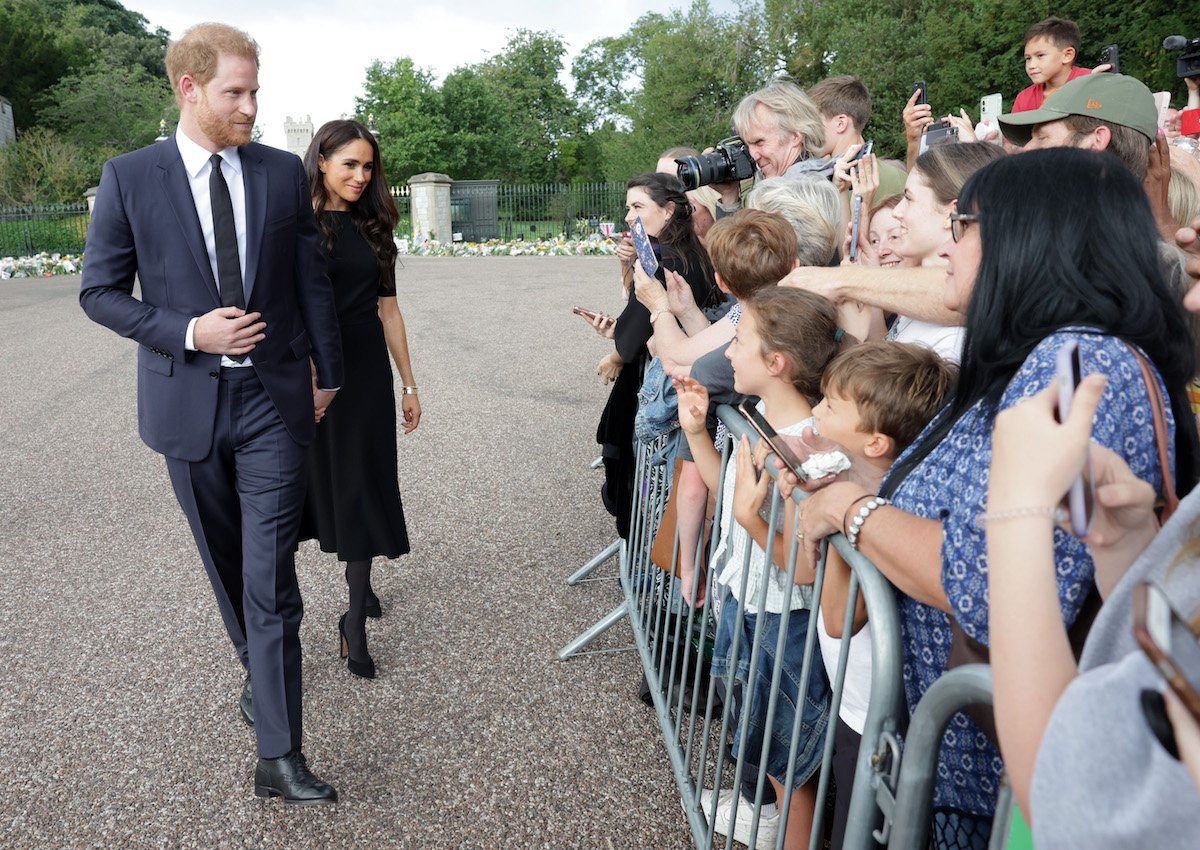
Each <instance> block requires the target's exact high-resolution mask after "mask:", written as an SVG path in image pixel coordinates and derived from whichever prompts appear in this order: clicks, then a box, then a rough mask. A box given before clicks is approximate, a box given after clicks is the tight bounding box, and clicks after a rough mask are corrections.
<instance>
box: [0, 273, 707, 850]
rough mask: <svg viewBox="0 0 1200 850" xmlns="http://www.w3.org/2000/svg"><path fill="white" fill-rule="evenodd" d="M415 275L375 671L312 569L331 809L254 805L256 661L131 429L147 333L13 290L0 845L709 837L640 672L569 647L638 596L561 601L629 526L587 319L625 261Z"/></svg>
mask: <svg viewBox="0 0 1200 850" xmlns="http://www.w3.org/2000/svg"><path fill="white" fill-rule="evenodd" d="M403 262H404V268H403V269H402V270H401V271H400V272H399V285H400V289H401V307H402V309H403V310H404V313H405V318H406V321H407V323H408V330H409V342H410V346H411V349H412V353H413V361H414V368H415V370H416V374H417V377H418V383H419V384H420V387H421V401H422V404H423V406H424V415H423V418H422V422H421V427H420V428H419V429H418V430H417V432H416V433H415V434H413V435H410V436H407V437H406V436H403V435H401V436H400V438H399V443H400V480H401V489H402V492H403V496H404V503H405V509H406V514H407V516H408V518H409V528H410V533H411V535H412V539H413V551H412V553H411V554H410V555H408V556H405V557H404V558H401V559H399V560H397V561H392V562H386V561H385V562H380V561H377V562H376V570H375V576H376V578H375V587H376V590H377V592H378V593H379V596H380V597H381V599H382V601H383V606H384V618H383V619H382V620H377V621H374V620H373V621H368V622H369V627H368V628H369V636H370V641H371V649H372V654H373V655H374V658H375V661H376V664H377V665H378V667H379V669H380V677H379V678H378V679H376V680H375V681H373V682H368V681H364V680H361V679H357V678H355V677H353V676H351V675H350V674H349V673H348V672H347V671H346V669H345V665H344V662H341V661H340V660H339V659H338V657H337V634H336V629H337V625H336V624H337V618H338V615H339V614H340V613H341V612H342V611H343V610H344V609H345V584H344V581H343V577H342V569H341V566H340V565H339V564H338V563H337V562H336V561H335V560H334V558H333V556H330V555H325V554H323V553H321V552H320V551H319V549H317V547H316V546H315V544H312V543H308V544H305V545H304V546H302V547H301V551H300V553H299V555H298V558H297V569H298V573H299V578H300V585H301V589H302V591H303V593H304V598H305V602H306V616H305V619H304V623H303V626H302V630H301V639H302V641H303V646H304V653H305V655H304V688H305V692H304V695H305V703H304V706H305V726H306V736H305V740H306V744H305V751H306V753H307V755H308V757H309V761H310V764H311V765H312V766H313V768H314V770H315V772H316V773H317V774H318V775H319V776H321V777H323V778H325V779H327V780H329V781H330V782H332V783H333V784H334V785H335V786H336V787H337V788H338V791H339V793H340V795H341V798H342V801H341V802H340V803H339V804H338V805H337V806H336V807H325V808H319V809H304V808H300V807H288V808H285V807H284V806H283V805H281V804H280V803H279V802H278V801H274V802H269V803H268V802H264V801H260V800H257V799H255V798H254V797H253V795H252V783H251V773H252V771H253V766H254V754H253V738H252V734H251V733H250V732H249V731H248V730H247V729H246V728H245V727H244V726H243V725H242V723H241V720H240V719H239V717H238V713H237V697H238V694H239V691H240V686H241V681H242V671H241V667H240V665H239V664H238V663H237V661H236V659H235V657H234V655H233V652H232V648H231V647H230V644H229V641H228V639H227V637H226V636H225V633H224V630H223V628H222V626H221V623H220V618H219V616H218V613H217V609H216V605H215V603H214V602H213V599H212V591H211V589H210V587H209V585H208V582H207V580H206V578H205V576H204V573H203V569H202V567H201V565H200V562H199V558H198V556H197V555H196V551H195V547H194V544H193V542H192V539H191V536H190V533H189V531H188V529H187V525H186V523H185V521H184V518H183V515H182V513H181V511H180V510H179V508H178V506H177V505H176V503H175V499H174V496H173V494H172V492H171V487H170V483H169V482H168V480H167V474H166V469H165V466H164V464H163V462H162V460H161V459H160V458H159V456H158V455H156V454H155V453H153V452H152V451H151V450H150V449H148V448H146V447H145V446H144V445H143V444H142V443H141V441H140V440H139V438H138V436H137V421H136V411H135V346H134V344H133V343H132V342H130V341H128V340H123V339H120V338H119V337H117V336H116V335H114V334H112V333H111V332H109V331H108V330H106V329H104V328H101V327H99V326H97V325H94V324H92V323H91V322H89V321H88V320H87V318H86V317H85V316H84V315H83V312H82V311H81V310H80V309H79V307H78V302H77V298H76V294H77V290H78V285H79V279H78V278H77V277H74V278H72V277H67V278H54V279H41V280H7V281H3V282H0V339H3V340H4V342H3V346H2V348H0V363H2V367H3V368H2V374H3V382H4V387H5V392H4V396H5V405H4V409H3V414H2V419H0V427H2V428H3V439H2V440H0V471H2V473H3V474H2V475H0V580H2V585H0V657H2V658H3V662H2V663H0V847H5V848H9V847H12V848H26V847H29V848H59V847H62V848H76V847H79V848H83V847H96V848H109V847H122V848H125V847H128V848H141V847H147V848H149V847H154V848H192V847H195V848H250V847H305V848H313V847H321V848H351V847H422V848H424V847H471V848H475V847H478V848H493V847H503V848H507V847H521V848H524V847H530V848H532V847H544V848H572V847H578V848H609V847H618V846H620V847H655V848H660V847H661V848H683V847H687V846H689V845H690V841H689V835H688V832H687V829H686V827H685V825H684V821H683V817H682V814H681V812H680V808H679V802H678V795H677V793H676V791H675V786H674V782H673V780H672V777H671V772H670V768H669V765H668V762H667V760H666V755H665V750H664V748H663V746H662V742H661V740H660V738H659V733H658V727H657V724H656V722H655V720H654V716H653V712H652V711H651V710H650V709H648V708H646V707H645V706H644V705H642V704H641V702H639V700H638V699H637V684H638V677H639V672H640V670H639V665H638V662H637V659H636V656H635V655H634V654H632V653H621V654H607V655H599V656H593V657H588V658H580V659H574V660H571V661H568V662H560V661H558V660H557V657H556V651H557V649H558V648H559V647H560V646H562V645H563V644H564V643H566V642H567V641H568V640H570V639H571V638H572V637H574V636H575V634H577V633H578V632H580V631H582V630H583V629H584V628H586V627H587V626H588V625H589V624H590V623H591V622H593V621H594V620H596V619H598V618H599V617H600V616H601V615H602V614H604V613H605V612H607V611H608V610H609V609H610V608H611V607H612V606H613V605H615V604H616V603H617V602H618V601H619V600H618V595H617V589H616V584H615V581H613V580H606V581H602V582H597V583H592V584H585V585H582V586H578V587H574V588H569V587H567V586H566V583H565V578H566V577H567V576H568V575H569V574H570V573H571V572H573V571H574V570H575V569H576V568H577V567H578V566H579V565H580V564H582V563H583V562H584V561H586V560H587V559H588V557H590V556H591V555H592V554H593V553H595V552H597V551H599V550H600V549H601V548H602V547H603V546H604V545H605V544H606V543H608V542H609V541H610V540H611V539H612V536H613V524H612V521H611V518H610V517H609V516H608V515H607V514H606V513H605V512H604V510H603V508H602V507H601V505H600V501H599V495H598V488H599V485H600V481H601V477H600V473H599V472H596V471H592V470H589V469H588V464H589V462H590V461H591V460H592V458H594V457H595V456H596V454H597V451H598V448H597V446H596V444H595V441H594V434H595V425H596V422H597V419H598V417H599V415H600V410H601V408H602V407H603V404H604V400H605V397H606V393H607V390H606V389H605V388H604V387H602V386H600V385H599V383H598V380H597V378H596V377H595V374H594V373H595V364H596V362H597V361H598V360H599V359H600V357H601V356H602V355H603V354H604V353H605V352H606V351H607V350H609V348H608V346H609V345H610V344H609V343H606V342H604V341H602V340H600V339H598V338H597V337H595V336H594V334H593V333H592V331H591V330H590V328H588V327H587V326H586V325H585V323H584V322H583V321H582V320H581V319H579V318H578V317H576V316H573V315H572V314H571V307H572V306H574V305H576V304H580V305H583V306H587V307H590V308H594V309H604V310H608V311H610V312H615V311H617V310H619V309H620V302H619V300H618V298H619V283H618V278H617V275H616V269H615V261H613V260H612V259H607V258H537V259H535V258H530V259H524V258H503V259H431V258H406V259H404V261H403ZM335 403H336V402H335ZM601 573H602V574H607V575H609V576H611V575H614V574H615V566H614V565H612V564H609V565H606V566H605V567H604V568H602V570H601ZM629 640H630V635H629V632H628V626H625V625H622V626H620V627H618V628H616V629H614V630H613V631H611V632H609V633H608V634H607V635H605V636H604V637H603V638H602V639H601V640H600V641H599V643H598V646H600V647H609V648H611V647H618V646H621V645H624V644H627V643H629Z"/></svg>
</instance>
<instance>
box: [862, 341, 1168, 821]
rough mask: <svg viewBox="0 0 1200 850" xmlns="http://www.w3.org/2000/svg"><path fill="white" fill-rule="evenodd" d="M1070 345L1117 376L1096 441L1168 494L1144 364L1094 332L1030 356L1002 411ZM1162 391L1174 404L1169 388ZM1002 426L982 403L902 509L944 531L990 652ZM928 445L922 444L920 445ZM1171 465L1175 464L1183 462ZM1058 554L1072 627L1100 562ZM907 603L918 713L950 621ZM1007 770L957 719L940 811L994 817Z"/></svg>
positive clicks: (1065, 549) (950, 591)
mask: <svg viewBox="0 0 1200 850" xmlns="http://www.w3.org/2000/svg"><path fill="white" fill-rule="evenodd" d="M1070 339H1075V340H1077V341H1078V343H1079V353H1080V357H1081V359H1082V363H1083V373H1084V374H1085V375H1087V374H1091V373H1093V372H1103V373H1104V374H1106V375H1107V376H1108V386H1107V388H1106V389H1105V391H1104V396H1103V398H1102V399H1101V402H1100V407H1099V409H1098V410H1097V412H1096V420H1095V423H1094V426H1093V430H1092V439H1093V440H1095V441H1096V442H1098V443H1100V444H1101V445H1104V446H1107V447H1108V448H1110V449H1112V450H1113V451H1115V452H1117V453H1118V454H1120V455H1121V456H1122V457H1123V458H1124V459H1125V462H1126V463H1128V464H1129V467H1130V469H1132V470H1133V472H1134V473H1135V474H1136V475H1137V476H1138V477H1140V478H1142V479H1144V480H1146V481H1149V482H1150V483H1151V484H1153V485H1154V487H1155V489H1160V488H1161V472H1160V469H1159V463H1158V451H1157V447H1156V444H1155V439H1154V424H1153V423H1154V416H1153V413H1152V412H1151V408H1150V400H1149V397H1148V396H1147V394H1146V388H1145V384H1144V381H1143V379H1142V372H1141V368H1140V366H1139V365H1138V361H1137V359H1136V358H1135V357H1134V356H1133V353H1132V352H1131V351H1130V350H1129V348H1128V347H1127V346H1126V344H1125V343H1124V342H1122V341H1121V340H1119V339H1116V338H1114V337H1109V336H1102V335H1100V334H1098V333H1094V332H1093V333H1089V332H1087V330H1086V329H1079V330H1068V331H1059V332H1058V333H1055V334H1053V335H1052V336H1050V337H1047V338H1046V339H1044V340H1042V341H1041V343H1039V344H1038V346H1037V347H1036V348H1035V349H1034V350H1033V351H1032V352H1031V353H1030V355H1029V357H1028V358H1027V359H1026V360H1025V363H1024V364H1023V365H1022V366H1021V368H1020V369H1019V370H1018V371H1017V373H1016V375H1015V376H1014V377H1013V379H1012V381H1011V382H1010V383H1009V385H1008V387H1007V388H1006V389H1005V391H1004V395H1003V396H1002V397H1001V400H1000V409H1002V410H1003V409H1005V408H1008V407H1011V406H1012V405H1013V404H1015V403H1016V402H1017V401H1019V400H1021V399H1022V398H1025V397H1027V396H1030V395H1033V394H1034V393H1037V392H1040V391H1041V390H1043V389H1045V388H1046V387H1047V386H1049V385H1050V384H1051V383H1052V382H1053V381H1054V373H1055V356H1056V354H1057V353H1058V350H1059V348H1060V347H1061V346H1062V345H1063V343H1065V342H1066V341H1067V340H1070ZM1159 386H1160V389H1161V390H1162V392H1163V393H1164V399H1165V398H1166V395H1165V392H1166V391H1165V388H1163V386H1162V380H1161V378H1160V379H1159ZM994 420H995V413H994V412H992V411H988V410H985V409H984V402H982V401H981V402H979V403H977V404H976V405H975V406H974V407H972V408H971V409H970V410H968V411H967V413H966V414H965V415H964V416H963V417H962V418H961V419H960V420H959V421H958V422H957V423H955V425H954V427H953V428H952V429H951V430H950V432H949V433H948V434H947V435H946V437H945V439H944V440H943V441H942V442H941V443H940V444H939V445H938V446H937V447H936V448H934V449H933V451H931V452H930V453H929V454H928V455H927V456H926V457H925V459H924V460H923V461H921V463H920V464H919V465H918V466H917V467H916V468H915V469H913V470H912V472H910V473H909V475H908V476H907V477H906V478H905V479H904V481H903V482H902V483H901V484H900V485H899V487H898V488H897V490H896V493H895V495H894V497H893V499H892V502H893V504H895V505H896V507H899V508H902V509H903V510H906V511H908V512H909V513H912V514H915V515H916V516H920V517H924V518H927V519H937V520H940V521H941V523H942V528H943V532H944V539H943V542H942V587H943V589H944V590H945V592H946V596H947V598H948V599H949V601H950V605H951V607H952V608H953V609H954V612H955V616H956V618H957V620H958V622H959V624H960V625H961V626H962V627H963V630H964V631H965V632H966V633H967V634H969V635H970V636H971V637H973V638H975V639H976V640H979V641H981V642H983V643H985V644H986V643H987V642H988V610H987V589H988V585H987V577H988V572H987V571H988V564H987V550H986V548H985V540H984V532H983V529H981V528H978V527H977V526H976V525H975V517H976V516H977V515H978V514H980V513H982V512H983V511H984V506H985V504H986V501H987V489H988V468H989V467H990V466H991V460H992V441H991V434H992V426H993V423H994ZM936 421H937V420H936V419H935V422H936ZM1167 422H1168V425H1169V431H1170V441H1169V444H1170V445H1171V446H1172V447H1173V446H1174V433H1175V425H1174V420H1173V419H1172V418H1171V410H1170V406H1169V405H1168V407H1167ZM932 425H933V423H931V424H930V426H929V427H927V428H926V431H928V430H929V428H931V427H932ZM922 437H923V435H922ZM920 441H921V438H918V440H917V441H916V443H914V445H916V444H918V443H920ZM905 454H907V452H905ZM903 457H904V455H901V459H902V458H903ZM898 460H899V459H898ZM1171 462H1172V463H1174V457H1173V455H1172V459H1171ZM868 531H869V529H868ZM1054 550H1055V564H1056V571H1057V574H1058V595H1059V602H1060V604H1061V606H1062V610H1063V617H1064V619H1065V620H1066V621H1067V622H1072V621H1074V619H1075V615H1076V614H1077V613H1078V612H1079V609H1080V606H1081V605H1082V604H1083V601H1084V599H1085V597H1086V596H1087V594H1088V591H1089V590H1090V588H1091V586H1092V583H1093V577H1092V573H1093V570H1092V559H1091V556H1090V555H1089V554H1088V552H1087V549H1086V548H1085V547H1084V545H1083V544H1082V543H1080V542H1079V541H1078V540H1076V539H1075V538H1074V537H1072V536H1071V535H1069V534H1067V533H1066V532H1064V531H1063V530H1062V529H1056V530H1055V532H1054ZM898 597H899V600H898V601H899V608H900V629H901V636H902V639H903V643H904V687H905V692H906V696H907V698H908V707H909V710H910V711H911V710H912V709H913V708H915V707H916V704H917V701H918V700H919V699H920V698H921V695H922V694H924V693H925V691H926V689H928V688H929V686H930V685H931V684H933V682H934V681H935V680H936V679H937V678H938V677H939V676H940V675H941V674H942V673H944V672H945V670H946V663H947V658H948V655H949V651H950V621H949V618H948V616H947V615H946V614H945V613H943V612H941V611H939V610H937V609H935V608H931V607H929V606H927V605H923V604H921V603H919V602H916V601H914V600H913V599H911V598H909V597H907V596H905V595H903V594H898ZM1002 770H1003V763H1002V762H1001V760H1000V754H999V753H998V752H997V751H996V749H995V747H993V746H992V745H991V743H990V742H989V741H988V739H987V738H986V737H985V736H984V735H983V733H982V732H981V731H980V730H979V728H978V727H977V726H976V725H975V724H974V722H972V721H971V720H970V719H968V718H967V716H966V715H965V714H962V713H959V714H956V715H955V716H954V718H953V719H952V720H951V722H950V726H949V728H948V729H947V731H946V735H945V739H944V741H943V744H942V749H941V753H940V754H939V757H938V767H937V785H936V789H935V792H934V806H935V807H947V808H953V809H958V810H960V811H964V812H967V813H969V814H975V815H982V816H990V815H991V814H992V812H993V811H994V810H995V803H996V793H997V791H998V790H999V778H1000V773H1001V771H1002Z"/></svg>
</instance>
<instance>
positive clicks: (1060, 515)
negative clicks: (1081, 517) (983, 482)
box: [975, 505, 1067, 528]
mask: <svg viewBox="0 0 1200 850" xmlns="http://www.w3.org/2000/svg"><path fill="white" fill-rule="evenodd" d="M1026 517H1045V518H1046V519H1050V520H1054V522H1056V523H1060V522H1066V521H1067V512H1066V511H1065V510H1063V508H1062V505H1053V506H1047V505H1035V506H1031V507H1025V508H1013V509H1012V510H1008V511H991V512H985V513H981V514H976V515H975V527H976V528H983V527H984V526H985V525H987V524H988V523H989V522H1004V521H1005V520H1010V519H1025V518H1026Z"/></svg>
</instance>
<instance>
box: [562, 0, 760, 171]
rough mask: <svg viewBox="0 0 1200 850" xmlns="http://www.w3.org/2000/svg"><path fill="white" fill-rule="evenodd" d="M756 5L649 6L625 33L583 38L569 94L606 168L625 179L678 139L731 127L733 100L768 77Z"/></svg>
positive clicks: (708, 138)
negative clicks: (667, 10) (586, 118)
mask: <svg viewBox="0 0 1200 850" xmlns="http://www.w3.org/2000/svg"><path fill="white" fill-rule="evenodd" d="M762 31H763V18H762V13H761V8H760V7H757V6H755V5H751V4H746V5H745V6H744V7H743V8H742V10H741V11H740V12H739V13H738V14H737V15H725V16H722V15H716V14H714V13H713V12H712V10H711V8H710V7H709V5H708V4H707V3H706V2H703V0H697V2H694V3H693V4H692V6H691V7H690V8H689V9H688V10H687V11H675V12H672V13H671V14H670V15H660V14H657V13H651V14H647V15H644V16H643V17H641V18H639V19H638V20H637V21H636V22H635V23H634V25H633V26H632V27H631V28H630V29H629V31H628V32H626V33H625V34H624V35H621V36H618V37H615V38H605V39H599V40H598V41H595V42H592V43H591V44H589V45H588V46H587V47H586V48H585V49H584V50H583V51H582V52H581V53H580V55H579V57H578V58H577V59H576V61H575V62H574V64H573V65H572V73H573V75H574V77H575V92H576V96H577V97H578V98H579V99H580V100H581V102H582V103H583V104H584V106H585V107H586V108H587V110H588V112H589V115H590V117H591V119H592V121H593V126H594V129H595V131H596V134H597V136H598V138H600V139H603V150H604V163H605V165H604V170H605V173H606V175H607V176H608V178H609V179H610V180H624V179H628V178H629V177H630V176H632V175H634V174H637V173H639V172H642V171H646V170H648V169H650V168H652V167H653V166H654V163H655V161H656V160H657V159H658V155H659V154H660V153H661V152H662V151H663V150H664V149H666V148H669V147H674V146H677V145H690V146H693V147H697V148H704V147H707V146H709V145H711V144H713V143H715V142H717V141H718V140H720V139H722V138H724V137H725V136H728V135H731V134H732V132H733V131H732V129H731V125H730V117H731V115H732V113H733V109H734V107H735V106H736V105H737V102H738V101H739V100H740V99H741V98H742V97H743V96H744V95H745V94H747V93H748V92H750V91H752V90H754V89H755V88H758V87H759V86H761V85H762V84H763V83H764V82H765V81H766V80H767V79H768V78H769V77H770V76H771V75H772V69H771V68H770V67H769V65H768V64H767V61H766V60H767V53H766V52H765V50H764V44H763V39H762Z"/></svg>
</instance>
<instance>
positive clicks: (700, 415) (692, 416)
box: [671, 377, 708, 434]
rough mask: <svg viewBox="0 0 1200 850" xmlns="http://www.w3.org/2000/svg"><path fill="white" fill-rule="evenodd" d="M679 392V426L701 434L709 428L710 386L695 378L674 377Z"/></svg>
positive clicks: (688, 431)
mask: <svg viewBox="0 0 1200 850" xmlns="http://www.w3.org/2000/svg"><path fill="white" fill-rule="evenodd" d="M671 383H672V384H674V385H675V392H677V393H678V394H679V427H681V428H682V429H683V430H684V432H685V433H688V434H699V433H701V432H702V431H704V430H705V429H706V428H707V423H706V421H705V420H706V418H707V416H708V388H707V387H705V386H704V384H702V383H700V382H699V381H697V380H696V379H695V378H687V377H673V378H672V379H671Z"/></svg>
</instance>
